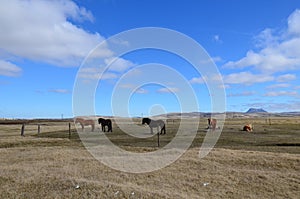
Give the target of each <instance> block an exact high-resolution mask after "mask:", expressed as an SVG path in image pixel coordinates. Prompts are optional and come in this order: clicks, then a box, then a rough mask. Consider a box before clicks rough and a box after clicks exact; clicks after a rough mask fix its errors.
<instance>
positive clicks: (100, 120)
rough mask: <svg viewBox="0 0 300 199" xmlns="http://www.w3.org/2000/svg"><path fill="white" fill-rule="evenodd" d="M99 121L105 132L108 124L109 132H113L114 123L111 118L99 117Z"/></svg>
mask: <svg viewBox="0 0 300 199" xmlns="http://www.w3.org/2000/svg"><path fill="white" fill-rule="evenodd" d="M98 123H99V124H101V128H102V131H103V132H105V127H106V126H107V132H112V125H111V120H110V119H104V118H99V119H98Z"/></svg>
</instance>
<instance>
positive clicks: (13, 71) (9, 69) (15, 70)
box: [0, 60, 22, 77]
mask: <svg viewBox="0 0 300 199" xmlns="http://www.w3.org/2000/svg"><path fill="white" fill-rule="evenodd" d="M21 72H22V69H21V68H20V67H18V66H16V65H15V64H13V63H11V62H8V61H3V60H0V75H3V76H9V77H17V76H20V75H21Z"/></svg>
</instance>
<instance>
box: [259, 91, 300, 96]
mask: <svg viewBox="0 0 300 199" xmlns="http://www.w3.org/2000/svg"><path fill="white" fill-rule="evenodd" d="M297 95H298V92H296V91H270V92H267V93H266V94H265V95H264V96H267V97H278V96H291V97H295V96H297Z"/></svg>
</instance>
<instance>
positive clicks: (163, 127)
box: [142, 118, 166, 134]
mask: <svg viewBox="0 0 300 199" xmlns="http://www.w3.org/2000/svg"><path fill="white" fill-rule="evenodd" d="M142 124H148V126H149V127H150V129H151V134H153V130H152V128H153V127H157V131H158V130H159V129H158V127H160V134H162V133H163V132H164V134H166V125H165V122H164V121H163V120H151V119H150V118H143V120H142Z"/></svg>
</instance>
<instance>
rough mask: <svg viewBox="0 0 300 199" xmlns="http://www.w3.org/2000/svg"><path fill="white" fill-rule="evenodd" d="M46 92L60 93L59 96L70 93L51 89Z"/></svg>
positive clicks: (65, 90) (64, 90)
mask: <svg viewBox="0 0 300 199" xmlns="http://www.w3.org/2000/svg"><path fill="white" fill-rule="evenodd" d="M48 92H50V93H60V94H67V93H70V91H69V90H67V89H51V90H49V91H48Z"/></svg>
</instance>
